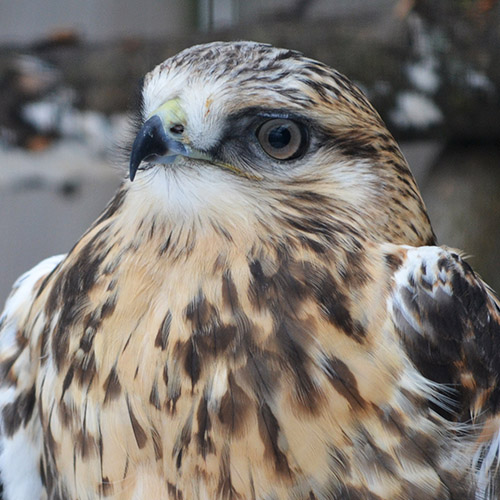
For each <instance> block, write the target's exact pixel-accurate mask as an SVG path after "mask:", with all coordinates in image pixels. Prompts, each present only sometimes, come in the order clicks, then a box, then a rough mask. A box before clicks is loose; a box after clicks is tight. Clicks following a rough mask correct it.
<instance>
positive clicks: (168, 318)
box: [155, 311, 172, 351]
mask: <svg viewBox="0 0 500 500" xmlns="http://www.w3.org/2000/svg"><path fill="white" fill-rule="evenodd" d="M171 324H172V313H171V312H170V311H167V314H166V315H165V317H164V318H163V321H162V322H161V325H160V328H159V330H158V333H157V335H156V339H155V347H160V348H161V350H162V351H164V350H165V349H166V348H167V342H168V335H169V333H170V325H171Z"/></svg>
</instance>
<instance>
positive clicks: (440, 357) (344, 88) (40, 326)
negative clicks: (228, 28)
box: [0, 42, 500, 500]
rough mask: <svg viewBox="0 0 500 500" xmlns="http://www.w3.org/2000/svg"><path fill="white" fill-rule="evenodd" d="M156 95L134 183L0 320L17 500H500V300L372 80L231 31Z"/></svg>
mask: <svg viewBox="0 0 500 500" xmlns="http://www.w3.org/2000/svg"><path fill="white" fill-rule="evenodd" d="M142 95H143V106H142V122H141V125H140V130H138V133H137V137H136V139H135V141H134V144H133V146H132V153H131V163H130V176H129V178H127V179H126V180H125V181H124V182H123V185H122V186H121V188H120V190H119V191H118V193H117V194H116V196H115V197H114V199H113V200H112V201H111V203H110V204H109V205H108V207H107V208H106V210H105V211H104V213H103V214H102V216H101V217H100V218H99V219H98V220H97V221H96V222H95V223H94V225H93V226H92V227H91V228H90V229H89V230H88V231H87V233H86V234H85V235H84V236H83V237H82V238H81V240H80V241H79V242H78V243H77V244H76V245H75V246H74V247H73V249H72V250H71V251H70V252H69V254H68V255H67V256H59V257H55V258H52V259H49V260H47V261H44V262H42V263H41V264H39V265H38V266H37V267H36V268H34V269H33V270H32V271H30V272H29V273H27V274H26V275H25V276H23V277H21V278H20V280H19V281H18V282H17V283H16V284H15V286H14V290H13V292H12V294H11V297H10V298H9V300H8V302H7V304H6V308H5V311H4V313H3V315H2V317H1V320H0V331H1V335H0V383H1V385H0V407H1V421H2V435H1V440H2V449H1V452H0V473H1V479H2V481H3V484H4V495H5V499H6V500H11V499H33V498H36V499H38V498H40V499H50V500H63V499H64V500H69V499H71V500H73V499H74V500H77V499H78V500H84V499H98V498H114V499H124V500H126V499H130V500H132V499H148V498H151V499H153V498H155V499H156V498H158V499H160V498H161V499H169V500H174V499H175V500H191V499H192V500H202V499H213V500H247V499H248V500H253V499H255V500H327V499H328V500H346V499H349V500H451V499H453V500H472V499H474V500H493V499H496V498H498V494H499V491H500V489H499V485H498V483H499V477H500V475H499V474H498V465H499V464H498V460H499V449H500V437H499V428H500V414H499V412H500V409H499V408H498V405H499V381H498V378H499V372H500V354H498V349H497V348H496V344H497V342H498V338H499V336H500V307H499V302H498V300H497V299H496V298H495V296H494V294H493V293H492V292H491V291H490V290H489V289H488V288H487V287H486V285H484V283H483V282H482V281H481V280H480V279H479V278H478V277H477V276H475V275H474V273H473V271H472V270H471V269H470V268H469V266H468V265H467V264H466V263H464V262H463V261H462V259H461V258H460V256H459V255H457V254H456V253H454V252H453V251H451V250H448V249H446V248H440V247H435V246H432V245H434V244H435V239H434V235H433V232H432V229H431V226H430V223H429V220H428V217H427V215H426V212H425V208H424V205H423V202H422V199H421V197H420V194H419V192H418V189H417V187H416V185H415V181H414V180H413V177H412V176H411V174H410V172H409V170H408V167H407V165H406V162H405V160H404V158H403V156H402V154H401V152H400V151H399V149H398V147H397V145H396V143H395V142H394V140H393V138H392V137H391V135H390V134H389V133H388V131H387V130H386V129H385V127H384V125H383V123H382V121H381V120H380V118H379V117H378V115H377V114H376V112H375V111H374V110H373V109H372V107H371V106H370V104H369V103H368V102H367V100H366V99H365V97H364V96H363V95H362V94H361V92H360V91H359V90H358V89H357V88H356V87H354V86H353V85H352V84H351V83H350V82H349V81H348V80H347V79H346V78H345V77H343V76H342V75H340V74H338V73H337V72H335V71H333V70H331V69H330V68H328V67H327V66H325V65H323V64H321V63H318V62H316V61H313V60H310V59H307V58H305V57H303V56H302V55H300V54H298V53H297V52H294V51H289V50H282V49H276V48H273V47H270V46H267V45H261V44H255V43H251V42H238V43H213V44H208V45H202V46H197V47H193V48H191V49H188V50H186V51H184V52H181V53H180V54H178V55H177V56H175V57H173V58H171V59H168V60H167V61H165V62H164V63H163V64H161V65H160V66H158V67H157V68H156V69H155V70H153V71H152V72H151V73H150V74H148V75H147V76H146V79H145V83H144V89H143V94H142ZM132 181H133V182H132Z"/></svg>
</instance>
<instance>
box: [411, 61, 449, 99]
mask: <svg viewBox="0 0 500 500" xmlns="http://www.w3.org/2000/svg"><path fill="white" fill-rule="evenodd" d="M436 68H437V62H436V60H435V59H434V58H433V57H427V58H425V59H423V60H421V61H418V62H415V63H412V64H408V66H407V67H406V71H407V73H408V79H409V80H410V82H411V83H412V84H413V85H414V86H415V88H416V89H418V90H420V91H422V92H426V93H429V94H434V93H435V92H436V91H437V89H438V88H439V85H440V83H441V82H440V79H439V75H438V74H437V72H436Z"/></svg>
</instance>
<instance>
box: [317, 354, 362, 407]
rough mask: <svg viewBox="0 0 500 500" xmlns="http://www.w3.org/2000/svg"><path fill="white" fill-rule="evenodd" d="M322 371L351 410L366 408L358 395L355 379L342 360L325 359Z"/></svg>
mask: <svg viewBox="0 0 500 500" xmlns="http://www.w3.org/2000/svg"><path fill="white" fill-rule="evenodd" d="M324 371H325V373H326V375H327V377H328V380H329V381H330V383H331V384H332V385H333V387H334V388H335V390H336V391H337V392H338V393H339V394H340V395H342V396H343V397H344V398H345V399H346V400H347V401H348V402H349V404H350V405H351V408H352V409H353V410H358V409H360V408H364V407H365V406H366V401H365V400H364V399H363V398H362V397H361V394H360V393H359V390H358V383H357V381H356V377H355V376H354V374H353V373H352V372H351V370H350V369H349V367H348V366H347V365H346V364H345V363H344V362H343V361H342V360H340V359H339V358H334V357H329V358H327V360H326V364H325V366H324Z"/></svg>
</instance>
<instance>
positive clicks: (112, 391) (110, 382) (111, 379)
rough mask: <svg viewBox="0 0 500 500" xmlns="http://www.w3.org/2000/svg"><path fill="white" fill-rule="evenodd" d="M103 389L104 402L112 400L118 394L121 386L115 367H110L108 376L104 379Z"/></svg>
mask: <svg viewBox="0 0 500 500" xmlns="http://www.w3.org/2000/svg"><path fill="white" fill-rule="evenodd" d="M103 389H104V393H105V394H104V404H106V403H109V402H110V401H113V400H114V399H116V398H117V397H118V396H119V395H120V393H121V391H122V386H121V384H120V379H119V378H118V373H117V372H116V367H114V366H113V368H111V371H110V372H109V375H108V377H107V378H106V380H105V381H104V385H103Z"/></svg>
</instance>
